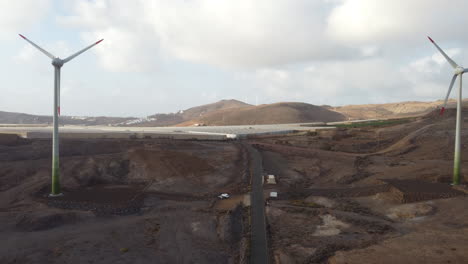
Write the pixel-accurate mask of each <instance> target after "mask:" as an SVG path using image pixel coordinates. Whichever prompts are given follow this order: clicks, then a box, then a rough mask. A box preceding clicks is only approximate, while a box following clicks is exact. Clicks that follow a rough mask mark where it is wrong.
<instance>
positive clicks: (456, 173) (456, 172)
mask: <svg viewBox="0 0 468 264" xmlns="http://www.w3.org/2000/svg"><path fill="white" fill-rule="evenodd" d="M428 38H429V40H430V41H431V42H432V44H434V46H435V47H436V48H437V49H438V50H439V51H440V53H442V55H443V56H444V57H445V59H446V60H447V61H448V63H449V64H450V65H452V67H453V69H454V74H453V77H452V81H451V82H450V86H449V89H448V92H447V95H446V96H445V101H444V106H443V107H442V109H441V110H440V114H441V115H442V114H443V113H444V110H445V107H446V106H447V100H448V98H449V95H450V92H451V91H452V87H453V84H454V83H455V80H456V79H457V77H458V76H459V77H460V86H459V87H458V98H457V123H456V128H455V154H454V157H453V183H452V184H453V185H459V184H460V169H461V168H460V160H461V146H460V144H461V143H460V142H461V141H460V130H461V126H462V76H463V73H465V72H468V69H465V68H463V67H461V66H459V65H458V64H456V63H455V62H454V61H453V60H452V59H451V58H450V57H449V56H447V54H445V52H444V51H443V50H442V49H441V48H440V47H439V46H438V45H437V44H436V43H435V42H434V40H432V39H431V38H430V37H428Z"/></svg>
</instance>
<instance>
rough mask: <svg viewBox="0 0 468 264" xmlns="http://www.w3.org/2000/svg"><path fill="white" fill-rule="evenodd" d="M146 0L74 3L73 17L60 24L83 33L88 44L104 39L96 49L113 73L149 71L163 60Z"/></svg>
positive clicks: (101, 62) (63, 17) (64, 18)
mask: <svg viewBox="0 0 468 264" xmlns="http://www.w3.org/2000/svg"><path fill="white" fill-rule="evenodd" d="M145 3H147V2H145V1H141V0H140V1H131V2H130V1H124V0H114V1H106V0H97V1H75V2H74V4H73V7H72V9H73V12H74V14H73V15H70V16H61V17H59V18H58V22H59V23H60V24H62V25H64V26H68V27H73V28H77V29H79V30H81V31H82V38H83V40H84V41H85V42H86V43H93V42H94V41H97V40H99V39H101V38H103V39H104V41H103V42H102V43H101V44H100V45H99V46H97V47H96V48H94V49H93V51H94V52H96V53H97V55H98V60H99V63H100V65H102V66H103V67H104V68H105V69H108V70H110V71H124V72H125V71H137V72H138V71H148V70H152V69H154V67H156V66H157V64H158V62H159V61H160V60H161V54H160V52H159V38H158V36H157V35H156V34H155V32H154V30H153V28H152V26H151V24H150V22H149V21H148V20H147V19H148V17H147V16H145Z"/></svg>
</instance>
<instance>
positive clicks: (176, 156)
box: [129, 149, 214, 177]
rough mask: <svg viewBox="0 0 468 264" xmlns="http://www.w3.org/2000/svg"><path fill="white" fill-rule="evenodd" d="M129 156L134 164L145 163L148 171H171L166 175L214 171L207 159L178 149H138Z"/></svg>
mask: <svg viewBox="0 0 468 264" xmlns="http://www.w3.org/2000/svg"><path fill="white" fill-rule="evenodd" d="M129 158H130V160H131V161H132V162H133V163H134V164H144V165H143V166H144V169H145V170H148V171H152V172H158V171H159V172H160V171H171V172H172V173H171V174H172V175H165V176H166V177H170V176H176V177H177V176H178V177H184V176H187V175H193V176H200V175H203V174H206V173H210V172H213V171H214V168H213V166H211V165H210V164H208V162H207V161H206V160H204V159H201V158H199V157H196V156H193V155H190V154H187V153H184V152H178V151H170V150H164V151H161V150H147V149H136V150H134V151H131V152H130V153H129ZM137 166H138V165H137Z"/></svg>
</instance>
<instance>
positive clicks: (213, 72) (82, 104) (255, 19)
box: [0, 0, 468, 116]
mask: <svg viewBox="0 0 468 264" xmlns="http://www.w3.org/2000/svg"><path fill="white" fill-rule="evenodd" d="M467 10H468V1H465V0H451V1H450V5H448V4H446V3H444V1H440V0H411V1H408V0H393V1H387V0H275V1H272V0H255V1H252V0H231V1H228V0H225V1H223V0H154V1H150V0H133V1H128V0H69V1H58V0H17V1H11V0H0V41H1V44H2V45H1V50H0V59H1V60H0V70H1V74H0V83H1V84H0V110H3V111H13V112H26V113H34V114H51V112H52V95H53V67H52V66H51V65H50V60H49V58H47V57H46V56H44V55H43V54H41V53H39V52H38V51H37V50H35V49H34V48H33V47H32V46H30V45H29V44H28V43H26V42H25V41H24V40H23V39H21V38H19V37H18V35H17V34H18V33H21V34H23V35H25V36H27V37H28V38H29V39H31V40H33V41H35V42H36V43H37V44H39V45H41V46H42V47H44V48H45V49H46V50H48V51H50V52H51V53H52V54H54V55H56V56H59V57H62V58H64V57H66V56H68V55H70V54H71V53H73V52H75V51H77V50H79V49H81V48H83V47H84V46H87V45H89V44H91V43H93V42H95V41H97V40H99V39H101V38H104V41H103V42H102V43H101V44H99V45H98V46H96V47H94V48H93V49H91V50H90V51H88V52H86V53H84V54H83V55H81V56H80V57H77V58H76V59H74V60H73V61H71V62H70V63H68V64H66V65H65V66H64V68H63V69H62V97H61V102H62V103H61V104H62V114H64V115H112V116H146V115H150V114H153V113H158V112H175V111H178V110H179V109H185V108H188V107H192V106H196V105H200V104H206V103H212V102H215V101H218V100H221V99H232V98H233V99H238V100H242V101H245V102H247V103H251V104H255V103H259V104H262V103H272V102H278V101H299V102H307V103H311V104H319V105H320V104H328V105H345V104H367V103H387V102H398V101H409V100H418V101H430V100H437V99H441V98H443V97H444V96H445V92H446V89H447V86H448V83H449V81H450V78H451V74H452V72H451V69H450V66H449V65H448V63H446V62H445V61H444V59H443V57H442V56H441V55H439V54H438V53H437V50H436V49H435V48H434V47H433V46H432V45H431V43H430V42H429V41H428V40H427V38H426V36H427V35H430V36H431V37H432V38H433V39H434V40H435V41H437V42H438V43H439V45H440V46H441V47H442V48H444V49H445V50H446V51H447V53H449V54H450V55H451V56H453V58H454V60H455V61H456V62H458V63H459V64H463V63H464V62H467V61H468V53H467V52H466V51H467V50H468V33H467V31H466V28H467V25H468V16H467V15H466V11H467ZM452 96H454V94H453V95H452Z"/></svg>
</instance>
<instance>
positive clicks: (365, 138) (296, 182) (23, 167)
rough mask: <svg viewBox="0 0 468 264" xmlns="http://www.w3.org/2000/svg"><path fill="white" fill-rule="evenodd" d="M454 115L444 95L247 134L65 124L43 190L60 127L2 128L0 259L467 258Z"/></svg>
mask: <svg viewBox="0 0 468 264" xmlns="http://www.w3.org/2000/svg"><path fill="white" fill-rule="evenodd" d="M464 115H465V116H468V111H464ZM454 123H455V110H453V109H448V110H447V112H446V115H444V116H442V117H441V116H438V115H437V113H436V112H432V113H429V114H427V115H425V116H421V117H418V118H412V119H408V120H406V121H405V122H377V121H372V122H371V121H369V122H354V123H350V122H348V123H346V122H345V123H337V124H334V125H333V126H332V125H329V126H326V125H325V126H322V125H320V126H318V125H316V126H318V127H320V129H314V127H315V126H314V125H311V126H310V127H309V126H301V125H295V126H294V128H293V129H289V128H288V129H283V128H282V129H281V131H285V132H284V133H283V132H281V133H279V132H274V131H279V130H274V131H273V130H268V131H267V130H262V131H259V133H258V135H254V136H245V137H244V136H236V137H231V138H228V137H227V136H226V135H227V134H234V135H244V134H246V133H244V132H242V133H241V132H238V133H233V132H232V131H220V129H225V128H218V130H215V129H214V128H211V127H206V128H202V129H205V130H203V131H204V133H205V134H200V135H203V136H205V135H209V133H221V134H223V135H222V137H223V138H219V139H213V138H210V139H207V138H203V137H200V138H193V137H185V138H179V139H176V138H167V137H166V138H165V137H159V138H157V137H156V138H155V137H145V136H135V137H131V138H129V137H127V138H113V137H112V136H110V137H105V138H103V137H99V138H81V137H79V136H78V137H66V136H65V137H63V138H62V139H61V142H60V153H61V154H60V171H61V176H60V177H61V185H62V189H63V190H62V191H63V193H64V195H63V196H60V197H49V196H48V194H49V192H50V175H51V140H50V139H49V138H47V137H24V136H21V135H18V133H17V132H18V131H17V132H15V133H12V129H13V128H10V129H11V130H10V131H9V134H0V239H1V240H2V241H8V243H4V244H3V245H2V247H1V248H0V262H1V263H146V262H154V261H155V260H157V263H255V262H253V261H252V260H253V259H260V256H256V255H255V254H257V252H259V251H258V250H260V251H261V250H266V252H265V253H266V255H265V256H266V258H267V259H268V262H269V263H343V264H344V263H464V261H466V259H468V203H467V196H466V194H467V193H468V190H467V188H466V187H465V185H464V184H466V179H463V180H462V185H460V186H451V185H450V183H451V173H452V166H453V145H454V143H453V141H454V132H453V127H454ZM277 126H278V127H287V126H286V125H284V126H283V125H277ZM288 126H291V125H288ZM248 127H249V126H246V127H244V128H242V129H243V130H242V131H244V130H255V129H257V128H256V127H255V126H251V127H252V128H248ZM297 127H301V128H303V129H297ZM16 129H17V128H16ZM168 129H169V128H168ZM171 129H174V128H171ZM187 129H189V128H187ZM190 129H191V130H190V131H192V130H193V129H194V128H192V127H191V128H190ZM264 129H266V128H264ZM17 130H18V129H17ZM162 130H164V129H162ZM162 130H161V131H162ZM181 131H182V130H181ZM195 131H196V130H195ZM203 131H202V132H203ZM20 132H24V131H20ZM29 132H30V133H32V132H35V133H43V131H37V130H34V131H29ZM93 132H94V131H93ZM123 132H125V131H122V133H123ZM145 132H147V131H145ZM208 132H209V133H208ZM109 133H110V132H109ZM131 133H134V132H133V131H131ZM174 133H177V132H174ZM181 134H184V135H185V134H190V136H192V134H197V133H189V132H183V133H181ZM465 135H468V128H467V127H464V128H463V130H462V146H463V148H462V168H468V149H467V147H466V146H468V137H466V136H465ZM213 136H219V135H215V134H213ZM462 171H463V170H462ZM257 174H258V175H257ZM257 176H258V177H260V178H255V177H257ZM257 183H260V185H259V186H260V198H259V199H260V202H261V207H257V205H258V199H257V198H255V197H257V196H256V195H257V193H256V191H257V189H256V188H257V187H258V186H256V184H257ZM223 193H226V194H229V198H228V199H220V198H219V197H218V196H219V195H220V194H223ZM262 195H263V197H262ZM253 208H262V209H260V210H262V211H263V212H264V214H257V213H258V212H257V211H255V212H253ZM255 210H257V209H255ZM252 216H254V218H252ZM258 217H260V218H259V219H264V225H258V226H257V225H254V224H252V223H253V222H252V221H257V220H256V219H257V218H258ZM258 228H263V229H264V230H263V232H264V233H261V232H260V231H262V230H258ZM265 233H266V238H265V239H266V240H265V241H266V245H265V246H266V247H265V248H264V249H262V248H260V247H257V248H255V247H256V246H258V245H254V244H253V242H252V241H257V239H258V236H257V235H258V234H265ZM252 238H255V239H254V240H252ZM259 241H261V239H260V240H259Z"/></svg>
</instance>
